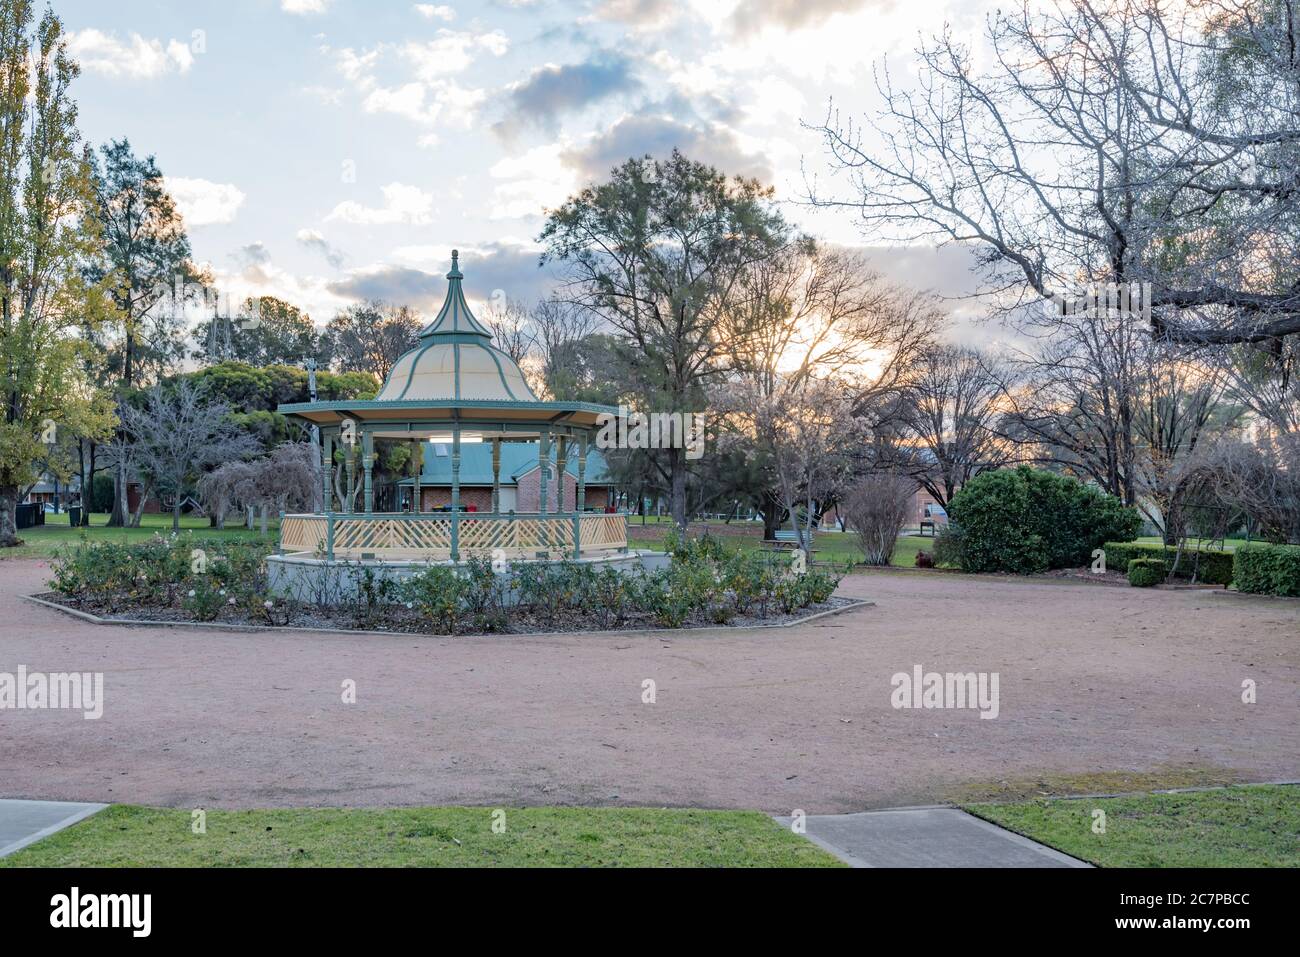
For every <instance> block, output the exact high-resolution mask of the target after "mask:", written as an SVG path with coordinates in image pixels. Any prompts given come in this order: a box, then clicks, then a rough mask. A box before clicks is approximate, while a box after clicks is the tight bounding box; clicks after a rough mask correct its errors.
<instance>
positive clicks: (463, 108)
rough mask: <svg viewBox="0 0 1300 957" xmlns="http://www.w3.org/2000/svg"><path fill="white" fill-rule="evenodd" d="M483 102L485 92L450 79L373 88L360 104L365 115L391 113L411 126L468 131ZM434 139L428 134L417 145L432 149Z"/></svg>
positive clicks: (435, 139) (485, 95)
mask: <svg viewBox="0 0 1300 957" xmlns="http://www.w3.org/2000/svg"><path fill="white" fill-rule="evenodd" d="M486 100H487V91H486V90H469V89H466V88H464V87H462V86H459V85H457V84H456V83H455V82H454V81H452V80H439V81H436V82H433V83H418V82H412V83H407V84H404V85H403V86H399V87H384V86H379V87H375V88H374V89H373V90H371V91H370V93H369V95H367V96H366V99H365V101H364V102H363V103H362V106H363V108H364V109H365V111H366V112H367V113H392V114H395V115H397V116H400V117H403V118H404V119H407V120H410V121H411V122H412V123H418V124H420V125H422V126H432V125H433V124H435V123H439V122H441V123H442V124H443V125H446V126H454V127H459V128H461V129H468V128H469V127H470V125H471V124H472V122H473V120H474V116H475V113H476V111H477V110H478V108H479V107H480V106H482V105H483V103H484V102H485V101H486ZM437 143H438V137H437V135H436V134H432V133H428V134H425V135H424V136H421V137H420V146H422V147H426V148H427V147H430V146H436V145H437Z"/></svg>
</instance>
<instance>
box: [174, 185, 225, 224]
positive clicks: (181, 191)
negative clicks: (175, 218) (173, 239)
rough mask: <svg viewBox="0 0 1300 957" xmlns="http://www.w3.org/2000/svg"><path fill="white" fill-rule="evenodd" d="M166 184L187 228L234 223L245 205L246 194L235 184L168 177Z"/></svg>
mask: <svg viewBox="0 0 1300 957" xmlns="http://www.w3.org/2000/svg"><path fill="white" fill-rule="evenodd" d="M166 184H167V192H169V193H170V194H171V197H172V199H174V200H175V201H176V208H177V209H179V210H180V213H181V215H182V216H184V217H185V225H186V226H190V227H193V226H208V225H211V224H213V223H230V222H234V220H235V213H236V212H238V210H239V207H240V206H242V205H243V204H244V193H243V191H242V190H240V189H239V187H237V186H235V185H234V184H233V183H213V182H211V181H210V180H206V179H191V178H187V177H184V176H168V177H167V178H166Z"/></svg>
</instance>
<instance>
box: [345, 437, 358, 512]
mask: <svg viewBox="0 0 1300 957" xmlns="http://www.w3.org/2000/svg"><path fill="white" fill-rule="evenodd" d="M343 454H344V461H345V462H346V463H347V471H348V482H347V485H346V486H345V487H344V489H343V495H344V499H343V509H342V511H344V512H352V511H354V510H355V509H354V508H353V503H354V502H356V499H355V498H353V496H352V489H354V488H355V487H356V484H357V443H356V439H353V440H352V442H351V443H350V444H349V445H348V448H347V451H346V452H344V453H343Z"/></svg>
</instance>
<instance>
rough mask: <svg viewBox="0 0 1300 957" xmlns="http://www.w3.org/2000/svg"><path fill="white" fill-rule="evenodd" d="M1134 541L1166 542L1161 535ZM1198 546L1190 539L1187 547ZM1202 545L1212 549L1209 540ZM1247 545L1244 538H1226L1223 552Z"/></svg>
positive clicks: (1257, 540) (1146, 542) (1144, 543)
mask: <svg viewBox="0 0 1300 957" xmlns="http://www.w3.org/2000/svg"><path fill="white" fill-rule="evenodd" d="M1134 541H1137V542H1141V543H1142V544H1143V545H1160V544H1162V543H1163V542H1164V539H1162V538H1161V537H1160V536H1159V535H1139V536H1138V537H1137V538H1136V539H1134ZM1255 543H1256V544H1259V539H1255ZM1196 544H1197V540H1196V539H1195V538H1192V539H1188V541H1187V545H1188V547H1189V548H1195V547H1196ZM1200 544H1201V547H1202V548H1205V549H1209V548H1210V542H1209V540H1208V539H1203V540H1201V543H1200ZM1245 544H1246V540H1245V539H1244V538H1225V539H1224V540H1223V551H1225V552H1230V551H1233V550H1234V549H1236V548H1239V547H1240V546H1242V545H1245Z"/></svg>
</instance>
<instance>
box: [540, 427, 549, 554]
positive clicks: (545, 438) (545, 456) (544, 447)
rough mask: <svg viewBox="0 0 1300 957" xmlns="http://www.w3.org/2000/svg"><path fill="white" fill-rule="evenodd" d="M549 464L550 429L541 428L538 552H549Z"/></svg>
mask: <svg viewBox="0 0 1300 957" xmlns="http://www.w3.org/2000/svg"><path fill="white" fill-rule="evenodd" d="M550 464H551V431H550V429H542V432H541V435H540V436H538V442H537V511H538V512H540V513H541V522H540V528H541V536H542V540H541V546H542V549H541V550H540V551H539V554H545V553H549V551H550V545H551V536H550V525H549V519H547V517H546V512H547V502H546V471H547V469H548V468H549V467H550Z"/></svg>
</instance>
